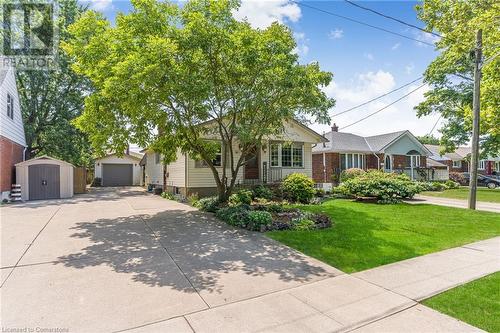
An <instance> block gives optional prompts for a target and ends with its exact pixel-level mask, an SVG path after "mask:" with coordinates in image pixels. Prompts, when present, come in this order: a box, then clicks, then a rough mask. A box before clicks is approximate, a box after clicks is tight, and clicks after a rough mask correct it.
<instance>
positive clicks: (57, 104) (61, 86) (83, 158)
mask: <svg viewBox="0 0 500 333" xmlns="http://www.w3.org/2000/svg"><path fill="white" fill-rule="evenodd" d="M57 5H58V6H59V21H58V22H57V24H58V25H59V30H60V40H61V41H64V40H66V39H67V38H68V32H67V27H68V25H70V24H72V23H73V22H74V21H75V20H76V19H77V18H78V16H79V15H80V14H81V13H82V12H84V11H85V8H83V7H81V5H79V4H78V2H77V0H58V1H57ZM58 58H59V61H58V69H57V70H53V71H42V70H24V71H18V72H17V82H18V89H19V96H20V102H21V111H22V114H23V119H24V126H25V132H26V142H27V146H28V149H27V155H28V156H27V157H28V158H30V157H35V156H39V155H44V154H47V155H51V156H53V157H56V158H60V159H63V160H66V161H68V162H70V163H74V164H76V165H87V166H88V165H89V164H90V160H91V154H90V144H89V142H88V139H87V136H86V135H85V134H84V133H83V132H81V131H80V130H78V129H77V128H76V127H75V126H74V125H73V124H72V123H71V121H72V120H73V119H74V118H75V117H77V116H79V115H80V114H81V112H82V110H83V106H84V97H85V95H88V93H89V92H90V81H88V79H86V78H85V77H84V76H82V75H78V74H76V73H75V72H74V71H72V70H71V68H70V66H71V60H70V58H69V57H68V56H67V55H66V54H65V53H64V52H63V51H62V50H60V52H59V57H58Z"/></svg>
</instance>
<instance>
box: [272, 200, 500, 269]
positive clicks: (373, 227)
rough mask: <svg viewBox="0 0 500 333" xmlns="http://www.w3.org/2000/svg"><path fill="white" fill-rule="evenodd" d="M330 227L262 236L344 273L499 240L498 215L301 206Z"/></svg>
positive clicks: (407, 207) (429, 208) (340, 203)
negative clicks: (329, 222) (326, 220)
mask: <svg viewBox="0 0 500 333" xmlns="http://www.w3.org/2000/svg"><path fill="white" fill-rule="evenodd" d="M301 208H303V209H305V210H309V211H312V212H324V213H326V214H328V215H329V216H330V217H331V218H332V220H333V222H334V226H333V227H332V228H329V229H324V230H317V231H279V232H274V231H273V232H268V233H267V235H268V236H269V237H271V238H273V239H276V240H278V241H280V242H282V243H284V244H286V245H288V246H290V247H293V248H295V249H297V250H299V251H301V252H303V253H305V254H307V255H309V256H312V257H315V258H317V259H319V260H321V261H324V262H326V263H327V264H330V265H332V266H334V267H336V268H338V269H341V270H343V271H345V272H348V273H350V272H356V271H361V270H365V269H368V268H372V267H376V266H380V265H384V264H388V263H392V262H395V261H400V260H404V259H408V258H412V257H416V256H420V255H424V254H428V253H431V252H436V251H439V250H444V249H447V248H451V247H456V246H460V245H463V244H467V243H471V242H474V241H477V240H481V239H487V238H491V237H495V236H498V235H500V218H499V217H500V215H499V214H496V213H489V212H481V211H469V210H466V209H460V208H450V207H442V206H434V205H423V204H422V205H411V204H404V203H403V204H396V205H380V204H369V203H360V202H353V201H350V200H330V201H327V202H325V203H323V204H321V205H306V206H301Z"/></svg>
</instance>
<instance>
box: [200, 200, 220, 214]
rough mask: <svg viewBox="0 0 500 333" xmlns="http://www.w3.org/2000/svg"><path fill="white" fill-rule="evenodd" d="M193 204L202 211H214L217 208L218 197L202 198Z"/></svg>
mask: <svg viewBox="0 0 500 333" xmlns="http://www.w3.org/2000/svg"><path fill="white" fill-rule="evenodd" d="M194 206H195V207H196V208H198V209H200V210H202V211H205V212H211V213H215V212H217V210H218V209H219V198H218V197H206V198H202V199H200V200H198V201H197V202H196V204H195V205H194Z"/></svg>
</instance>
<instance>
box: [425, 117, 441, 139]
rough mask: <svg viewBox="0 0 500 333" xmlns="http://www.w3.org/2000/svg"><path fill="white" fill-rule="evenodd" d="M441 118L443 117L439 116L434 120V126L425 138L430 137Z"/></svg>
mask: <svg viewBox="0 0 500 333" xmlns="http://www.w3.org/2000/svg"><path fill="white" fill-rule="evenodd" d="M442 117H443V115H440V116H439V118H438V119H437V120H436V122H435V123H434V126H432V129H431V131H430V132H429V134H427V136H431V135H432V132H434V129H435V128H436V126H437V124H438V123H439V121H440V120H441V118H442Z"/></svg>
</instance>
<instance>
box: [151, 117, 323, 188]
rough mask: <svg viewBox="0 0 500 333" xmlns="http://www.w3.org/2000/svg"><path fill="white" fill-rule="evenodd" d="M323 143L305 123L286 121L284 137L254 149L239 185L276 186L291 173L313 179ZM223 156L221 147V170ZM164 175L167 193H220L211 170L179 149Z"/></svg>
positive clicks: (280, 136) (236, 153) (236, 147)
mask: <svg viewBox="0 0 500 333" xmlns="http://www.w3.org/2000/svg"><path fill="white" fill-rule="evenodd" d="M207 124H208V123H207ZM214 140H215V139H214ZM324 141H326V139H325V138H324V137H323V136H322V135H320V134H318V133H316V132H315V131H313V130H311V129H310V128H308V127H307V126H305V125H303V124H302V123H300V122H298V121H296V120H290V121H287V122H285V126H284V132H283V134H281V135H279V136H273V137H268V138H266V139H265V141H264V143H263V144H262V145H261V146H259V147H255V151H254V153H253V154H252V156H251V157H249V158H248V159H247V161H246V164H245V165H244V166H242V167H241V168H240V170H239V172H238V175H237V184H239V185H245V184H248V185H255V184H263V183H276V182H280V181H281V180H283V179H284V178H285V177H286V176H287V175H289V174H291V173H303V174H306V175H307V176H309V177H312V173H313V172H312V147H313V146H314V145H317V144H320V143H321V142H324ZM233 145H234V146H233V149H234V152H235V156H234V158H235V159H238V158H239V156H240V152H239V150H238V149H239V148H238V143H237V142H234V144H233ZM224 156H225V152H224V151H223V148H222V146H221V148H220V151H219V154H218V155H217V157H216V159H215V160H214V163H216V165H219V166H218V168H221V165H222V159H223V158H224ZM149 160H150V159H148V163H149ZM165 176H166V178H165V184H166V189H165V190H166V191H167V192H171V193H174V194H180V195H182V196H189V195H192V194H198V195H199V196H207V195H213V194H216V192H217V186H216V183H215V179H214V176H213V173H212V171H211V170H210V168H209V167H208V166H207V165H206V164H205V163H204V162H203V161H198V160H195V159H193V158H191V157H190V156H188V155H187V154H184V153H182V152H181V151H180V150H179V151H178V152H177V159H176V160H175V161H174V162H172V163H169V164H168V165H166V170H165Z"/></svg>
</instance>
